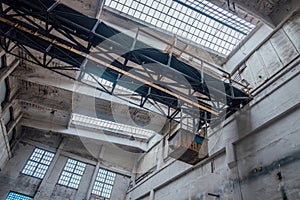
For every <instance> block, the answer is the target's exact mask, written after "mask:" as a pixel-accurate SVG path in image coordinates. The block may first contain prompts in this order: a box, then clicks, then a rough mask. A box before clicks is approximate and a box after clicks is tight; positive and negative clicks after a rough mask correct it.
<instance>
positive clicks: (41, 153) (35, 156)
mask: <svg viewBox="0 0 300 200" xmlns="http://www.w3.org/2000/svg"><path fill="white" fill-rule="evenodd" d="M54 156H55V153H53V152H50V151H47V150H44V149H41V148H37V147H36V148H35V149H34V151H33V152H32V154H31V155H30V157H29V159H28V160H27V162H26V164H25V166H24V167H23V169H22V172H21V173H22V174H24V175H27V176H31V177H34V178H38V179H43V178H44V177H45V175H46V173H47V171H48V168H49V166H50V165H51V163H52V161H53V158H54Z"/></svg>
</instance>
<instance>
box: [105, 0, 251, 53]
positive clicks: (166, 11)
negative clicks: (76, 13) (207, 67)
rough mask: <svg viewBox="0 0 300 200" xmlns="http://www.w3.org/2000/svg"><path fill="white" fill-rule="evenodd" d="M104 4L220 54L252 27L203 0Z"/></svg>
mask: <svg viewBox="0 0 300 200" xmlns="http://www.w3.org/2000/svg"><path fill="white" fill-rule="evenodd" d="M105 5H106V6H108V7H110V8H113V9H116V10H118V11H120V12H122V13H125V14H127V15H130V16H132V17H134V18H136V19H139V20H142V21H144V22H146V23H149V24H151V25H153V26H155V27H159V28H161V29H163V30H166V31H168V32H171V33H174V34H176V35H178V36H181V37H183V38H186V39H188V40H191V41H193V42H196V43H197V44H200V45H202V46H204V47H207V48H209V49H211V50H214V51H216V52H218V53H220V54H223V55H228V54H229V53H230V52H231V51H232V50H233V49H234V47H236V46H237V44H238V43H239V42H240V41H241V40H242V39H244V38H245V37H246V36H247V35H248V34H249V33H250V31H251V30H252V29H253V28H254V27H255V25H253V24H251V23H249V22H247V21H245V20H244V19H242V18H240V17H238V16H236V15H234V14H233V13H231V12H229V11H226V10H224V9H222V8H220V7H218V6H216V5H214V4H212V3H210V2H208V1H205V0H106V1H105Z"/></svg>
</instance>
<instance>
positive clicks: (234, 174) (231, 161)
mask: <svg viewBox="0 0 300 200" xmlns="http://www.w3.org/2000/svg"><path fill="white" fill-rule="evenodd" d="M225 148H226V164H227V166H228V168H229V169H230V170H229V176H230V177H231V179H232V180H233V181H234V183H233V199H234V200H242V199H243V197H242V193H241V186H240V181H239V172H238V166H237V162H236V156H235V147H234V144H232V143H231V142H228V143H227V144H226V147H225Z"/></svg>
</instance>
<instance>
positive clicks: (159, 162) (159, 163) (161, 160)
mask: <svg viewBox="0 0 300 200" xmlns="http://www.w3.org/2000/svg"><path fill="white" fill-rule="evenodd" d="M163 165H164V141H163V140H161V141H160V143H159V148H158V152H157V170H159V169H160V168H161V167H162V166H163Z"/></svg>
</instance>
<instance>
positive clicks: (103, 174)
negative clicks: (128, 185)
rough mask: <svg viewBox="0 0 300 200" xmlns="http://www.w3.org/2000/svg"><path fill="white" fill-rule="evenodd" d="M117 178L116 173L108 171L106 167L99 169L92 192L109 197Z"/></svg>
mask: <svg viewBox="0 0 300 200" xmlns="http://www.w3.org/2000/svg"><path fill="white" fill-rule="evenodd" d="M115 178H116V174H115V173H113V172H110V171H107V170H105V169H99V171H98V174H97V177H96V180H95V183H94V187H93V190H92V194H94V195H98V196H100V197H104V198H106V199H109V198H110V195H111V191H112V188H113V184H114V181H115Z"/></svg>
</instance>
